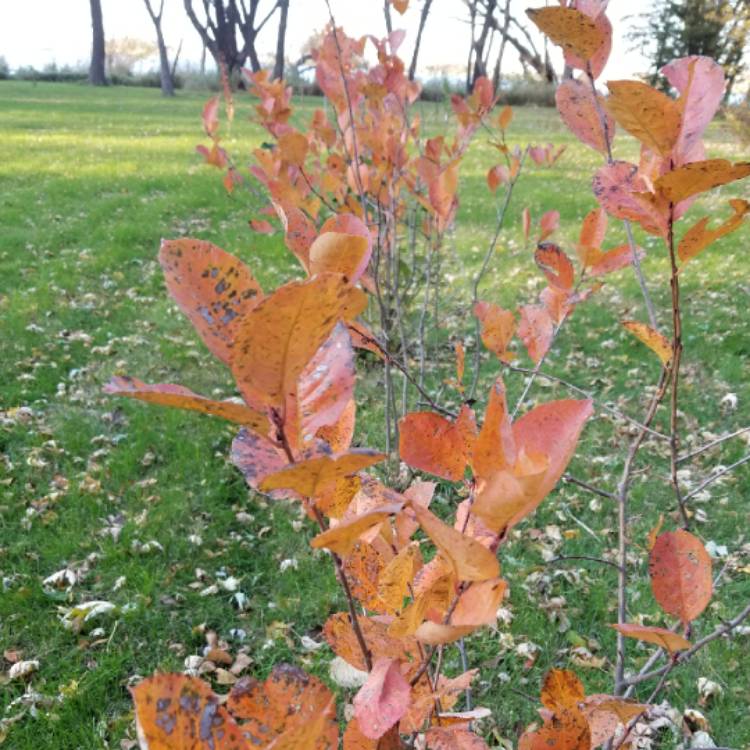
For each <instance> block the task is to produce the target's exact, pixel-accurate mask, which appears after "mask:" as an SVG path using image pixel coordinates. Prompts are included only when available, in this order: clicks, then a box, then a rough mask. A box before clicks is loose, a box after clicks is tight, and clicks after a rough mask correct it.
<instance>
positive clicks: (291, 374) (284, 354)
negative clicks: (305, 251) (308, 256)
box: [231, 273, 367, 407]
mask: <svg viewBox="0 0 750 750" xmlns="http://www.w3.org/2000/svg"><path fill="white" fill-rule="evenodd" d="M366 305H367V296H366V295H365V293H364V292H362V291H361V290H359V289H355V288H352V287H351V286H350V285H349V284H348V283H347V281H346V279H345V278H344V277H343V276H340V275H338V274H331V273H325V274H319V275H317V276H314V277H312V278H311V279H308V280H307V281H293V282H291V283H289V284H284V286H281V287H279V288H278V289H277V290H276V291H275V292H274V293H273V294H271V295H269V296H268V297H266V298H265V299H264V300H263V301H262V302H261V303H260V304H259V305H258V306H257V307H255V308H254V309H253V310H251V311H250V312H249V313H248V314H247V315H245V316H243V318H242V321H241V324H240V326H239V330H237V333H236V337H235V347H234V349H233V352H232V361H231V367H232V373H233V374H234V377H235V379H236V380H237V383H238V385H239V386H240V388H241V389H242V388H245V387H250V388H252V389H254V390H255V391H257V392H260V393H261V394H263V396H264V397H265V399H266V401H267V402H268V404H269V405H271V406H275V407H280V406H282V404H283V403H284V400H285V398H288V397H293V396H295V395H296V389H297V380H298V378H299V376H300V375H301V374H302V371H303V370H304V369H305V367H306V366H307V364H308V363H309V362H310V360H311V359H312V358H313V356H314V354H315V352H317V351H318V349H319V348H320V347H321V346H322V344H323V343H324V342H325V340H326V339H327V338H328V337H329V336H330V335H331V331H333V329H334V327H335V326H336V323H337V322H338V321H339V320H346V321H348V320H351V319H353V318H355V317H356V316H357V315H359V313H361V312H362V311H363V310H364V309H365V307H366Z"/></svg>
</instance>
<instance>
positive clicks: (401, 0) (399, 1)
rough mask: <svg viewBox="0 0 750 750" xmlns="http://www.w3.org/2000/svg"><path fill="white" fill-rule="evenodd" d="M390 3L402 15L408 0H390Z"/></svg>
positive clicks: (407, 5)
mask: <svg viewBox="0 0 750 750" xmlns="http://www.w3.org/2000/svg"><path fill="white" fill-rule="evenodd" d="M390 2H391V5H393V7H394V8H395V9H396V10H397V11H398V12H399V13H400V14H401V15H402V16H403V15H404V13H406V10H407V8H408V7H409V0H390Z"/></svg>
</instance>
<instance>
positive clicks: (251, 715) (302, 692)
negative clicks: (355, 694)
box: [173, 664, 338, 750]
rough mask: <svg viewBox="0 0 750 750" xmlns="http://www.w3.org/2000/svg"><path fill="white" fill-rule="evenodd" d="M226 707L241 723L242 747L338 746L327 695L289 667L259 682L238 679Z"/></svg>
mask: <svg viewBox="0 0 750 750" xmlns="http://www.w3.org/2000/svg"><path fill="white" fill-rule="evenodd" d="M227 708H228V709H229V710H230V711H231V712H232V713H233V714H234V715H235V716H236V717H237V718H238V719H243V724H242V733H243V735H244V736H245V737H247V739H248V745H247V746H243V747H274V748H279V749H280V750H282V749H283V750H287V749H288V750H292V748H294V749H295V750H328V748H331V747H336V746H337V744H338V723H337V722H336V703H335V699H334V697H333V695H332V694H331V691H330V690H329V689H328V688H327V687H326V686H325V685H324V684H323V683H322V682H320V680H318V679H316V678H315V677H312V676H310V675H308V674H306V673H305V672H303V671H302V670H301V669H299V668H298V667H293V666H291V665H290V664H280V665H278V666H276V667H274V669H273V671H272V672H271V674H270V675H269V677H268V679H267V680H266V681H265V682H263V683H261V682H258V681H257V680H254V679H252V678H250V677H243V678H242V679H241V680H240V681H239V682H238V683H237V684H236V685H235V686H234V687H233V688H232V691H231V692H230V693H229V698H228V700H227ZM188 746H190V747H192V745H186V747H188ZM173 747H174V746H173Z"/></svg>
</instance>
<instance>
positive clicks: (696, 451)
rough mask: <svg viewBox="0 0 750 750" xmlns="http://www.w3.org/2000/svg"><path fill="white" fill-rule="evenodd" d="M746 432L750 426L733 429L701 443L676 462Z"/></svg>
mask: <svg viewBox="0 0 750 750" xmlns="http://www.w3.org/2000/svg"><path fill="white" fill-rule="evenodd" d="M746 432H750V427H743V428H742V429H740V430H735V432H731V433H729V434H728V435H722V436H721V437H718V438H716V440H712V441H711V442H710V443H706V444H705V445H702V446H701V447H700V448H696V449H695V450H694V451H691V452H690V453H686V454H685V455H684V456H680V457H679V458H678V459H677V463H682V462H683V461H689V460H690V459H691V458H695V457H696V456H700V454H701V453H705V452H706V451H707V450H710V449H711V448H713V447H714V446H716V445H720V444H721V443H723V442H724V441H726V440H731V439H732V438H734V437H737V436H738V435H744V434H745V433H746Z"/></svg>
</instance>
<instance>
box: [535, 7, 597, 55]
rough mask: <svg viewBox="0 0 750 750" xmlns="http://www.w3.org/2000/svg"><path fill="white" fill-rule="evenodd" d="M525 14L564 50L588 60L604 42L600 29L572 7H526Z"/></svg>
mask: <svg viewBox="0 0 750 750" xmlns="http://www.w3.org/2000/svg"><path fill="white" fill-rule="evenodd" d="M526 15H527V16H528V17H529V18H530V19H531V20H532V21H533V22H534V23H535V24H536V25H537V26H538V27H539V30H540V31H542V32H543V33H544V34H546V35H547V36H548V37H549V38H550V39H551V40H552V41H553V42H554V43H555V44H557V45H559V46H560V47H562V48H563V51H564V52H569V53H572V54H574V55H577V56H578V57H580V58H583V60H590V59H591V58H592V57H593V56H594V55H595V54H596V53H597V51H598V50H599V48H600V47H601V46H602V44H603V43H604V41H605V40H604V36H603V33H602V30H601V29H600V28H598V27H597V25H596V24H595V23H594V21H593V20H592V19H590V18H589V17H588V16H587V15H585V14H584V13H581V12H580V11H578V10H574V9H572V8H561V7H549V8H528V9H527V10H526Z"/></svg>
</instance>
